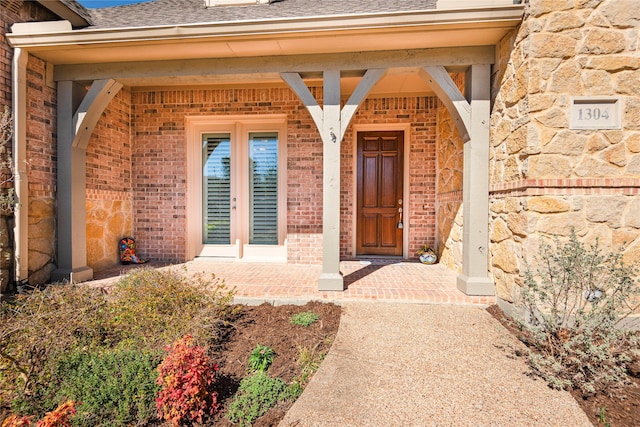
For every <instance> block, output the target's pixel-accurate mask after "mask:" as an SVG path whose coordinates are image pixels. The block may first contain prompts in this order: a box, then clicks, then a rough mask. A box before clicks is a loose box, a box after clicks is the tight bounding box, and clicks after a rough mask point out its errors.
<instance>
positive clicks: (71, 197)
mask: <svg viewBox="0 0 640 427" xmlns="http://www.w3.org/2000/svg"><path fill="white" fill-rule="evenodd" d="M121 88H122V84H120V83H117V82H115V81H113V80H96V81H95V82H93V84H92V85H91V88H90V89H89V91H88V92H87V93H86V95H85V93H84V92H85V90H84V88H83V87H82V86H80V85H79V84H77V83H74V82H72V81H61V82H58V141H57V142H58V145H57V147H58V177H57V196H56V197H57V214H56V216H57V219H58V223H57V227H58V230H57V231H58V268H57V269H56V270H54V271H53V272H52V273H51V280H53V281H60V280H69V281H72V282H83V281H86V280H91V279H92V278H93V269H91V268H90V267H89V266H87V232H86V227H87V212H86V150H87V145H88V144H89V138H90V137H91V134H92V133H93V129H94V128H95V125H96V123H97V122H98V119H99V118H100V116H101V115H102V112H103V111H104V109H105V108H106V107H107V105H108V104H109V102H110V101H111V99H112V98H113V97H114V96H115V95H116V94H117V93H118V91H119V90H120V89H121Z"/></svg>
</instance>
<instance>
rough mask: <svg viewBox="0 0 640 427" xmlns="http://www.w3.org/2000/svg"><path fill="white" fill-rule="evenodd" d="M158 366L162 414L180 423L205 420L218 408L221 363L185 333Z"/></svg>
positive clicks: (158, 406) (158, 398) (159, 405)
mask: <svg viewBox="0 0 640 427" xmlns="http://www.w3.org/2000/svg"><path fill="white" fill-rule="evenodd" d="M167 351H168V354H167V356H166V357H165V359H164V360H163V361H162V363H161V364H160V366H158V373H159V376H158V379H157V380H156V382H157V383H158V385H159V386H160V387H161V389H160V392H159V393H158V397H157V398H156V407H157V408H158V414H159V416H160V418H163V419H165V420H167V421H170V422H171V423H172V424H173V425H174V426H178V425H179V424H180V423H181V422H182V421H198V422H202V417H203V416H204V415H205V414H208V415H214V414H215V413H216V411H217V410H218V393H216V392H215V391H213V390H212V388H213V384H214V382H215V379H216V371H217V370H218V365H216V364H215V363H213V361H212V360H211V359H210V358H209V357H208V356H207V355H206V354H205V350H204V348H203V347H200V346H197V345H194V344H193V337H192V336H191V335H186V336H184V337H183V338H181V339H179V340H178V341H176V342H175V343H174V344H173V345H172V346H170V347H168V348H167Z"/></svg>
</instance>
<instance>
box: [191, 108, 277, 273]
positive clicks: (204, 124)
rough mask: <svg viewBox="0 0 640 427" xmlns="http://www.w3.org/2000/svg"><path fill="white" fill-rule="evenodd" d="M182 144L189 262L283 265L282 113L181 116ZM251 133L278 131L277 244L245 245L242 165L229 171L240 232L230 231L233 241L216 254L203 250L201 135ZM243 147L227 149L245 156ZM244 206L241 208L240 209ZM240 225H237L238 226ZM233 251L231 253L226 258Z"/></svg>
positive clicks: (240, 135)
mask: <svg viewBox="0 0 640 427" xmlns="http://www.w3.org/2000/svg"><path fill="white" fill-rule="evenodd" d="M185 122H186V123H185V130H186V132H185V144H186V152H187V162H186V163H187V165H186V171H187V230H186V238H187V245H186V247H187V254H186V256H187V257H186V258H187V259H188V260H192V259H194V258H195V257H198V256H205V257H206V256H214V257H215V256H222V257H224V258H228V259H233V260H237V261H264V262H287V170H286V168H287V152H286V147H287V126H286V123H287V116H286V115H285V114H269V115H256V116H253V115H251V116H249V115H224V116H222V115H216V116H187V117H185ZM253 131H256V132H258V131H277V132H278V141H279V144H278V167H279V172H278V244H277V245H250V244H249V243H248V215H246V214H247V213H248V211H247V210H246V207H247V206H248V197H249V196H248V194H245V191H244V189H245V186H246V185H248V181H247V179H246V176H245V175H246V173H247V172H248V169H246V167H244V166H242V167H241V168H240V169H237V170H235V172H232V180H235V182H236V185H237V186H238V188H237V189H236V192H237V193H238V194H237V196H236V197H237V198H238V211H237V215H238V216H239V220H238V221H239V222H237V225H238V226H239V227H240V230H234V232H232V235H234V234H235V235H236V236H237V238H236V241H235V242H231V244H230V245H220V248H221V249H222V251H221V252H220V255H217V254H216V252H217V251H216V250H215V248H213V249H211V248H209V250H205V249H206V246H205V245H204V244H203V243H202V147H201V140H202V138H201V137H202V135H203V134H206V133H218V132H227V133H230V135H231V139H232V141H234V140H235V141H242V138H243V136H244V135H248V132H253ZM246 148H247V147H243V146H240V147H239V146H236V147H235V148H234V147H233V145H232V147H231V151H232V153H235V154H236V155H237V156H240V157H245V156H248V151H247V150H246ZM245 166H246V165H245ZM241 206H244V207H245V208H244V209H242V208H240V207H241ZM240 223H241V224H240ZM229 249H231V250H233V252H234V254H233V255H230V253H231V251H230V250H229Z"/></svg>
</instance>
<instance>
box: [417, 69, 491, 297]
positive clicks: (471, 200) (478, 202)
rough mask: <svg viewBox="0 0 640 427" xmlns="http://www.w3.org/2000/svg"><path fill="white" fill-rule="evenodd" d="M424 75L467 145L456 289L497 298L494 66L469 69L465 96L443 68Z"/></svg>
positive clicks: (425, 71) (428, 71) (469, 293)
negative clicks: (492, 257)
mask: <svg viewBox="0 0 640 427" xmlns="http://www.w3.org/2000/svg"><path fill="white" fill-rule="evenodd" d="M422 76H423V78H424V79H426V80H427V82H428V83H429V85H431V87H432V89H433V90H434V92H435V93H436V95H438V98H440V100H441V101H442V103H443V104H444V105H445V107H446V108H447V110H448V111H449V113H450V114H451V116H452V117H453V119H454V122H455V124H456V127H457V129H458V132H459V133H460V136H461V137H462V140H463V141H464V153H463V156H464V166H463V167H464V170H463V177H462V187H463V188H462V216H463V230H462V239H463V240H462V274H461V275H460V276H458V289H460V290H461V291H463V292H464V293H465V294H467V295H494V293H495V289H494V284H493V281H492V280H491V279H489V269H488V259H489V142H490V141H489V113H490V84H491V81H490V78H491V66H490V65H472V66H470V68H469V69H468V70H467V73H466V84H465V92H466V95H467V96H466V98H465V97H464V96H462V93H461V92H460V90H459V89H458V88H457V86H456V85H455V83H454V82H453V80H452V79H451V77H450V76H449V74H448V73H447V70H446V69H445V68H444V67H442V66H430V67H424V68H423V70H422Z"/></svg>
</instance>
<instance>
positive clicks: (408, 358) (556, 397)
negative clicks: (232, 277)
mask: <svg viewBox="0 0 640 427" xmlns="http://www.w3.org/2000/svg"><path fill="white" fill-rule="evenodd" d="M521 345H522V344H521V343H519V342H518V341H517V340H516V339H515V338H514V337H513V336H511V335H510V334H509V332H507V331H506V330H505V329H504V328H503V327H502V325H500V323H498V322H497V321H496V320H495V319H493V317H491V315H489V314H488V313H487V312H486V311H485V310H484V309H483V308H482V307H478V306H475V307H474V306H460V305H419V304H397V303H390V302H386V303H376V302H368V303H361V302H347V301H345V302H343V315H342V319H341V323H340V329H339V331H338V335H337V336H336V340H335V342H334V344H333V346H332V348H331V350H330V352H329V354H328V355H327V357H326V358H325V360H324V362H323V364H322V366H321V367H320V369H319V370H318V372H317V373H316V374H315V376H314V377H313V379H312V380H311V382H310V383H309V385H308V386H307V388H306V389H305V391H304V393H303V394H302V396H301V397H300V398H299V399H298V401H297V402H296V403H295V404H294V405H293V407H292V408H291V410H290V411H289V412H288V413H287V415H286V417H285V418H284V420H283V421H282V423H281V424H280V426H284V427H289V426H323V427H324V426H385V427H387V426H509V427H514V426H563V427H565V426H571V427H579V426H591V423H590V422H589V420H588V419H587V417H586V415H585V414H584V413H583V412H582V410H581V409H580V407H579V406H578V405H577V404H576V402H575V401H574V400H573V398H572V397H571V396H570V395H569V394H568V393H567V392H559V391H554V390H551V389H549V388H548V387H547V385H546V384H545V383H544V382H543V381H542V380H539V379H534V378H532V377H529V376H527V372H528V368H527V366H526V364H525V362H524V361H523V360H522V358H518V357H514V355H513V350H514V349H515V348H518V347H519V346H521Z"/></svg>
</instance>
